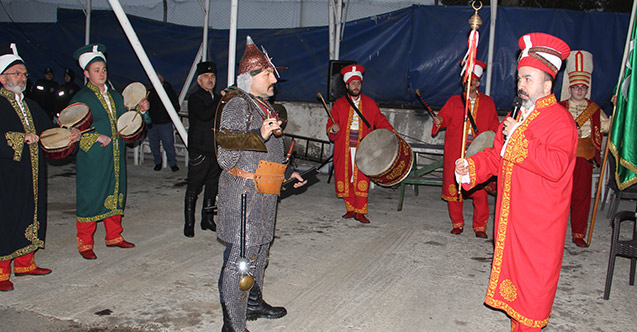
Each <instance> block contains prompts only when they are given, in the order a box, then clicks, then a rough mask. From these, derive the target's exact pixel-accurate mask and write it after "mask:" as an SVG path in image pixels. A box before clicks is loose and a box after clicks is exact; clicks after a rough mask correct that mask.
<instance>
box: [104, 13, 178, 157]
mask: <svg viewBox="0 0 637 332" xmlns="http://www.w3.org/2000/svg"><path fill="white" fill-rule="evenodd" d="M108 2H109V3H110V5H111V7H112V8H113V12H115V16H117V20H118V21H119V24H120V25H121V26H122V30H124V33H125V34H126V37H127V38H128V41H129V42H130V43H131V46H132V47H133V50H135V54H137V58H138V59H139V62H140V63H141V64H142V66H143V67H144V70H145V71H146V74H147V75H148V78H149V79H150V82H151V83H152V84H153V87H154V88H155V90H156V91H157V94H158V95H159V98H160V99H161V102H162V103H163V104H164V107H165V108H166V111H167V112H168V115H170V118H171V119H172V121H173V124H174V125H175V128H177V132H178V133H179V136H181V139H182V141H183V142H184V145H185V146H188V133H187V132H186V128H184V124H183V123H182V122H181V119H180V118H179V115H178V114H177V112H176V111H175V108H174V107H173V104H172V103H171V102H170V98H169V97H168V94H166V90H164V87H163V85H162V84H161V82H160V81H159V77H157V73H156V72H155V69H154V68H153V65H152V64H151V63H150V60H149V59H148V55H146V51H144V47H143V46H142V44H141V42H140V41H139V38H137V34H136V33H135V30H134V29H133V27H132V26H131V24H130V21H129V20H128V17H127V16H126V13H125V12H124V9H123V8H122V5H121V4H120V3H119V0H108Z"/></svg>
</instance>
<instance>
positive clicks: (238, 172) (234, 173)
mask: <svg viewBox="0 0 637 332" xmlns="http://www.w3.org/2000/svg"><path fill="white" fill-rule="evenodd" d="M228 173H230V174H232V176H234V177H235V178H236V177H237V176H240V177H242V178H246V179H250V180H254V173H250V172H246V171H243V170H240V169H238V168H236V167H235V168H233V169H231V170H228Z"/></svg>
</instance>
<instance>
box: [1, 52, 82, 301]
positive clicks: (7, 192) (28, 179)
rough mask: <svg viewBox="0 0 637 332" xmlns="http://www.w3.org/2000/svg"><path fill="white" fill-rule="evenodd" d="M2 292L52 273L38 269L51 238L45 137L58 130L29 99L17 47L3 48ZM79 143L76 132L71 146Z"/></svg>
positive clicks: (25, 69) (77, 132)
mask: <svg viewBox="0 0 637 332" xmlns="http://www.w3.org/2000/svg"><path fill="white" fill-rule="evenodd" d="M0 54H1V55H0V72H1V73H2V74H0V83H2V88H1V89H0V96H1V97H0V113H2V121H0V139H1V140H2V142H0V183H2V186H1V187H0V211H2V214H3V217H2V218H1V219H0V291H10V290H12V289H13V283H12V282H11V281H10V280H9V277H10V275H11V261H13V272H14V273H15V275H16V276H24V275H43V274H49V273H51V270H50V269H46V268H41V267H38V266H37V265H36V264H35V259H34V255H35V252H36V251H37V250H38V249H40V248H44V238H45V234H46V226H47V225H46V223H47V220H46V162H45V160H44V155H43V153H42V151H41V150H40V147H39V144H38V142H39V139H40V137H39V136H38V135H40V134H41V133H42V132H43V131H44V130H46V129H49V128H51V127H52V126H53V123H52V122H51V120H50V119H49V118H48V117H47V114H46V113H45V112H44V110H42V108H41V107H40V106H39V105H38V104H37V103H36V102H34V101H33V100H31V99H26V98H25V97H24V90H25V89H26V84H27V77H28V75H29V73H28V72H27V68H26V66H25V65H24V62H23V60H22V58H21V57H20V56H19V55H18V51H17V48H16V46H15V44H13V43H12V44H11V45H3V47H2V48H0ZM78 138H79V131H77V130H75V131H74V132H73V134H72V136H71V141H73V142H75V141H77V139H78Z"/></svg>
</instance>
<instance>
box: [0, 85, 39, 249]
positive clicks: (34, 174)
mask: <svg viewBox="0 0 637 332" xmlns="http://www.w3.org/2000/svg"><path fill="white" fill-rule="evenodd" d="M0 96H2V97H4V98H6V99H7V100H8V101H9V103H10V104H11V107H13V110H14V111H15V112H16V114H17V116H18V118H19V119H20V122H22V127H23V128H24V132H25V133H24V134H22V142H23V143H22V144H23V146H24V136H25V135H26V134H37V133H36V131H35V127H34V126H33V116H31V111H30V110H29V106H28V105H27V103H26V102H24V103H23V104H22V106H23V107H24V112H25V113H26V117H27V119H25V118H24V115H23V114H22V110H21V108H20V105H18V102H17V101H16V99H15V93H13V92H11V91H9V90H7V89H5V88H0ZM27 121H28V122H27ZM5 136H6V135H5ZM28 147H29V156H30V158H31V179H32V188H33V206H34V209H33V223H32V224H31V225H29V226H28V227H27V228H26V230H25V234H24V236H25V238H26V239H27V240H29V241H31V244H30V245H28V246H26V247H23V248H20V249H18V250H16V251H14V252H13V253H11V254H9V255H7V256H2V257H0V260H3V261H6V260H11V259H14V258H16V257H19V256H23V255H26V254H28V253H30V252H33V251H36V250H37V249H38V248H44V241H42V240H41V239H39V238H38V230H39V229H40V221H39V220H38V179H39V176H40V168H39V167H38V166H39V165H40V155H39V152H40V148H39V146H38V144H35V143H34V144H29V145H28ZM14 149H15V148H14ZM14 151H15V150H14ZM20 154H21V153H20ZM15 157H16V156H15V155H14V160H15ZM21 159H22V156H21V155H20V158H19V159H18V160H16V161H19V160H21Z"/></svg>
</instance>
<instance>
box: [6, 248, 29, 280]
mask: <svg viewBox="0 0 637 332" xmlns="http://www.w3.org/2000/svg"><path fill="white" fill-rule="evenodd" d="M34 254H35V251H33V252H30V253H28V254H24V255H22V256H18V257H16V258H14V259H13V271H14V272H17V273H25V272H29V271H33V270H35V269H36V268H37V265H35V259H34V258H33V255H34ZM9 276H11V260H8V261H0V281H5V280H9Z"/></svg>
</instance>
